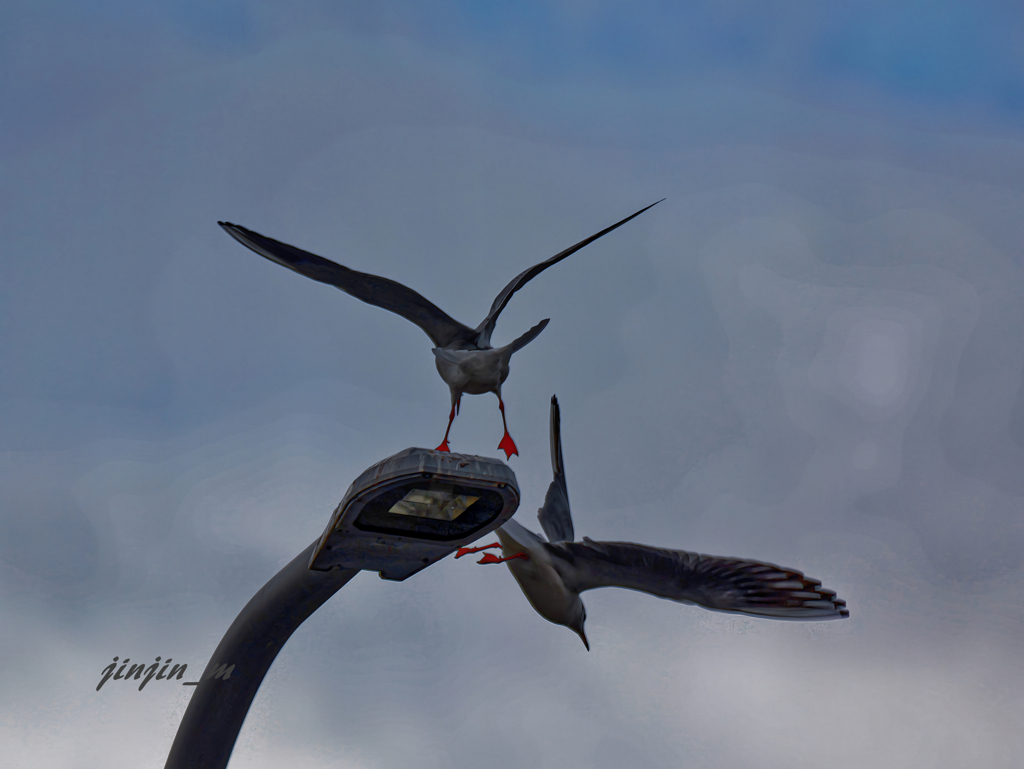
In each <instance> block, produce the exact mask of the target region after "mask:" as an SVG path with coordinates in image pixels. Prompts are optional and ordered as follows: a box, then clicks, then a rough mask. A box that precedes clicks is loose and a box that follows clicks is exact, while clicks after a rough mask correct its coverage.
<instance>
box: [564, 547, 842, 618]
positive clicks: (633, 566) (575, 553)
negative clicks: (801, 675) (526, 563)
mask: <svg viewBox="0 0 1024 769" xmlns="http://www.w3.org/2000/svg"><path fill="white" fill-rule="evenodd" d="M548 547H553V548H554V549H555V550H556V551H557V555H558V556H560V557H561V558H562V559H564V561H565V562H566V568H565V572H566V573H563V574H562V577H563V579H565V581H566V583H567V585H568V586H569V587H570V588H572V589H575V590H578V591H580V592H582V591H584V590H592V589H594V588H597V587H625V588H629V589H631V590H640V591H642V592H644V593H651V594H652V595H656V596H660V597H662V598H668V599H669V600H672V601H680V602H682V603H695V604H697V605H699V606H703V607H705V608H706V609H714V610H716V611H727V612H737V613H740V614H753V615H756V616H761V617H771V618H773V619H840V618H842V617H848V616H849V614H850V612H849V611H847V609H846V601H844V600H842V599H840V598H837V597H836V594H835V592H834V591H832V590H827V589H825V588H823V587H822V586H821V582H820V581H818V580H816V579H810V578H808V577H805V576H804V575H803V574H801V573H800V572H799V571H796V570H794V569H786V568H783V567H781V566H776V565H775V564H771V563H759V562H757V561H747V560H743V559H740V558H719V557H717V556H712V555H699V554H697V553H688V552H685V551H683V550H661V549H659V548H655V547H647V546H645V545H636V544H633V543H631V542H594V541H592V540H589V539H584V541H583V542H565V543H562V544H559V545H549V546H548ZM556 562H557V559H556ZM559 571H560V573H561V572H562V569H559Z"/></svg>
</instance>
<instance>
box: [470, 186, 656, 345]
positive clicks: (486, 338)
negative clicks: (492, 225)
mask: <svg viewBox="0 0 1024 769" xmlns="http://www.w3.org/2000/svg"><path fill="white" fill-rule="evenodd" d="M661 200H664V198H662V199H661ZM661 200H658V201H656V202H654V203H651V205H649V206H647V207H646V208H641V209H640V210H639V211H637V212H636V213H635V214H633V215H631V216H627V217H626V218H625V219H623V220H622V221H621V222H617V223H615V224H613V225H612V226H611V227H607V228H606V229H603V230H601V231H600V232H599V233H597V234H596V235H591V236H590V237H589V238H586V239H585V240H581V241H580V242H579V243H577V244H576V245H575V246H569V248H567V249H565V251H561V252H559V253H557V254H555V255H554V256H552V257H551V258H550V259H547V260H545V261H543V262H541V263H540V264H535V265H533V267H531V268H530V269H528V270H524V271H523V272H521V273H519V274H518V275H516V276H515V277H514V278H512V280H511V281H510V282H509V284H508V285H507V286H505V288H503V289H502V290H501V293H500V294H498V295H497V296H496V297H495V298H494V303H493V304H492V305H491V311H490V312H488V313H487V317H486V318H484V319H483V322H481V323H480V325H479V326H477V327H476V331H477V333H478V334H479V335H480V339H481V340H483V342H484V343H485V344H490V340H491V334H492V333H493V332H494V324H495V323H496V322H497V320H498V315H500V314H501V311H502V310H504V309H505V305H506V304H508V300H509V299H511V298H512V294H514V293H515V292H516V291H518V290H519V289H521V288H522V287H523V286H525V285H526V284H527V283H528V282H529V281H531V280H533V278H535V277H537V276H538V275H540V274H541V273H542V272H544V270H546V269H547V268H548V267H550V266H551V265H553V264H557V263H558V262H560V261H562V260H563V259H565V258H566V257H567V256H572V255H573V254H575V253H576V252H577V251H579V250H580V249H581V248H583V247H584V246H587V245H590V244H591V243H593V242H594V241H595V240H597V239H598V238H600V237H603V236H604V235H607V234H608V233H609V232H611V231H612V230H614V229H616V228H617V227H621V226H622V225H624V224H625V223H626V222H628V221H629V220H630V219H634V218H636V217H638V216H640V214H642V213H643V212H644V211H646V210H647V209H648V208H651V207H653V206H656V205H658V203H660V202H661Z"/></svg>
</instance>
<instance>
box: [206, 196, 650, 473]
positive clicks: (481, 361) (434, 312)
mask: <svg viewBox="0 0 1024 769" xmlns="http://www.w3.org/2000/svg"><path fill="white" fill-rule="evenodd" d="M663 199H664V198H663ZM660 202H661V200H659V201H657V203H652V204H651V205H650V206H647V207H646V208H642V209H640V210H639V211H637V212H636V213H635V214H632V215H631V216H627V217H626V218H625V219H623V220H622V221H621V222H618V223H616V224H613V225H612V226H611V227H608V228H607V229H604V230H601V231H600V232H598V233H597V234H596V235H591V236H590V237H589V238H586V239H585V240H581V241H580V242H579V243H577V244H576V245H574V246H570V247H569V248H567V249H565V250H564V251H562V252H560V253H557V254H555V255H554V256H552V257H551V258H550V259H547V260H545V261H543V262H541V263H540V264H535V265H534V266H533V267H531V268H530V269H528V270H525V271H524V272H521V273H519V275H517V276H516V277H515V278H513V279H512V281H511V282H510V283H509V284H508V285H507V286H505V288H503V289H502V290H501V293H499V294H498V296H497V297H495V299H494V302H493V303H492V304H491V309H490V312H488V313H487V317H486V318H484V319H483V321H481V323H480V325H479V326H477V327H476V328H470V327H469V326H465V325H463V324H462V323H459V322H458V321H457V320H454V319H453V318H451V317H449V316H448V315H447V314H446V313H445V312H443V311H442V310H441V309H440V308H438V307H437V306H436V305H434V304H433V303H432V302H430V301H429V300H427V299H426V298H424V297H423V296H420V295H419V294H418V293H416V292H415V291H413V290H412V289H411V288H408V287H406V286H403V285H402V284H401V283H397V282H395V281H393V280H389V279H388V278H381V277H378V276H377V275H369V274H367V273H364V272H356V271H355V270H350V269H349V268H348V267H343V266H342V265H340V264H336V263H334V262H332V261H329V260H327V259H324V258H323V257H320V256H317V255H316V254H311V253H309V252H308V251H303V250H302V249H299V248H295V247H294V246H289V245H288V244H287V243H281V242H279V241H277V240H273V239H271V238H268V237H265V236H263V235H260V234H259V233H258V232H253V231H252V230H247V229H246V228H245V227H240V226H239V225H237V224H231V223H230V222H218V224H219V225H220V226H221V227H223V228H224V230H225V231H226V232H227V233H228V234H229V235H231V237H233V238H234V239H235V240H237V241H238V242H239V243H241V244H242V245H243V246H246V247H247V248H250V249H252V250H253V251H255V252H256V253H257V254H259V255H260V256H264V257H266V258H267V259H269V260H271V261H272V262H277V263H278V264H280V265H282V266H284V267H287V268H288V269H290V270H294V271H295V272H297V273H299V274H300V275H305V276H306V277H307V278H312V279H313V280H316V281H319V282H321V283H327V284H329V285H332V286H335V287H336V288H340V289H341V290H342V291H344V292H345V293H348V294H351V295H352V296H354V297H355V298H356V299H361V300H362V301H364V302H366V303H367V304H373V305H376V306H378V307H383V308H384V309H385V310H390V311H391V312H394V313H397V314H398V315H401V316H402V317H403V318H405V319H406V320H410V321H412V322H413V323H415V324H416V325H417V326H419V327H420V328H421V329H423V330H424V331H425V332H426V334H427V336H429V337H430V341H432V342H433V343H434V345H435V346H434V348H433V350H432V352H433V353H434V357H435V360H434V363H435V364H436V366H437V371H438V373H439V374H440V375H441V379H443V380H444V382H445V384H447V385H448V389H449V391H450V392H451V397H452V409H451V412H450V413H449V414H448V428H447V429H446V430H445V432H444V440H442V441H441V445H440V446H438V447H437V451H448V433H449V431H450V430H451V428H452V421H453V420H454V419H455V415H456V413H458V408H459V403H460V402H461V400H462V395H463V393H469V394H471V395H480V394H483V393H488V392H492V393H494V394H495V395H497V396H498V408H499V410H500V411H501V423H502V426H503V427H504V428H505V435H504V436H503V437H502V439H501V443H499V444H498V448H499V449H501V450H502V451H504V452H505V457H506V459H511V457H512V455H513V454H518V453H519V451H518V449H517V448H516V444H515V441H513V440H512V436H511V435H509V433H508V424H507V423H506V422H505V404H504V402H503V401H502V400H501V385H502V383H504V381H505V379H506V378H507V377H508V363H509V359H510V358H511V357H512V353H514V352H516V351H517V350H519V349H521V348H523V347H525V346H526V345H527V344H529V343H530V342H532V341H533V340H534V339H536V338H537V335H538V334H540V332H541V331H543V330H544V327H545V326H547V324H548V320H549V319H547V318H545V319H544V320H542V321H541V322H540V323H538V324H537V325H536V326H534V327H533V328H531V329H530V330H529V331H527V332H526V333H525V334H523V335H522V336H520V337H519V338H518V339H516V340H515V341H513V342H512V343H511V344H507V345H505V346H504V347H497V348H494V347H491V333H492V332H493V331H494V324H495V323H496V322H497V320H498V315H499V314H500V313H501V311H502V310H503V309H505V305H506V304H508V301H509V299H511V298H512V294H514V293H515V292H516V291H518V290H519V289H520V288H522V287H523V286H524V285H526V283H527V282H529V281H530V280H532V279H533V278H535V277H536V276H537V275H539V274H540V273H542V272H543V271H544V270H546V269H547V268H548V267H550V266H552V265H553V264H557V263H558V262H560V261H562V260H563V259H565V258H566V257H567V256H570V255H571V254H574V253H576V252H577V251H579V250H580V249H581V248H583V247H584V246H586V245H588V244H590V243H593V242H594V241H595V240H597V239H598V238H600V237H602V236H604V235H607V234H608V233H609V232H611V231H612V230H614V229H616V228H617V227H621V226H622V225H623V224H625V223H626V222H628V221H629V220H630V219H633V218H634V217H637V216H639V215H640V214H642V213H643V212H644V211H646V210H647V209H648V208H651V206H655V205H657V204H658V203H660Z"/></svg>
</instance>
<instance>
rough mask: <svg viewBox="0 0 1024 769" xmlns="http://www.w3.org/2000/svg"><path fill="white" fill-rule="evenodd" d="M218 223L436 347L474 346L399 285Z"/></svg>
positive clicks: (471, 336) (460, 328)
mask: <svg viewBox="0 0 1024 769" xmlns="http://www.w3.org/2000/svg"><path fill="white" fill-rule="evenodd" d="M217 223H218V224H219V225H220V226H221V227H223V228H224V230H225V231H226V232H227V233H228V234H229V235H230V236H231V237H233V238H234V239H235V240H237V241H238V242H239V243H241V244H242V245H243V246H245V247H247V248H250V249H252V250H253V251H255V252H256V253H257V254H259V255H260V256H263V257H266V258H267V259H269V260H270V261H272V262H277V263H278V264H280V265H282V266H283V267H287V268H288V269H290V270H294V271H295V272H297V273H299V274H300V275H305V276H306V277H307V278H312V279H313V280H316V281H319V282H321V283H327V284H328V285H331V286H334V287H336V288H340V289H341V290H342V291H344V292H345V293H347V294H351V295H352V296H354V297H355V298H356V299H360V300H362V301H364V302H366V303H367V304H373V305H376V306H377V307H382V308H384V309H385V310H390V311H391V312H393V313H397V314H398V315H401V316H402V317H403V318H405V319H406V320H409V321H412V322H413V323H415V324H416V325H417V326H419V327H420V328H421V329H423V330H424V331H425V332H426V333H427V336H429V337H430V340H431V341H432V342H433V343H434V344H435V345H436V346H437V347H451V346H453V345H454V346H456V347H459V346H462V345H470V346H475V345H474V343H475V340H476V338H477V336H478V334H477V332H476V331H475V330H473V329H471V328H470V327H469V326H464V325H463V324H461V323H459V322H458V321H457V320H454V319H452V318H450V317H449V316H448V315H447V314H446V313H445V312H443V311H442V310H441V309H440V308H438V307H437V306H436V305H435V304H433V303H432V302H431V301H430V300H428V299H426V298H425V297H423V296H420V295H419V294H417V293H416V292H415V291H413V290H412V289H411V288H408V287H407V286H403V285H402V284H401V283H397V282H395V281H393V280H389V279H388V278H381V277H379V276H377V275H369V274H367V273H365V272H356V271H355V270H350V269H349V268H348V267H343V266H342V265H340V264H336V263H334V262H332V261H330V260H328V259H324V258H323V257H322V256H317V255H316V254H311V253H309V252H308V251H303V250H302V249H301V248H295V246H289V245H288V244H287V243H281V242H280V241H277V240H274V239H272V238H268V237H264V236H263V235H260V234H259V233H258V232H253V231H252V230H247V229H246V228H245V227H240V226H239V225H237V224H231V223H230V222H217Z"/></svg>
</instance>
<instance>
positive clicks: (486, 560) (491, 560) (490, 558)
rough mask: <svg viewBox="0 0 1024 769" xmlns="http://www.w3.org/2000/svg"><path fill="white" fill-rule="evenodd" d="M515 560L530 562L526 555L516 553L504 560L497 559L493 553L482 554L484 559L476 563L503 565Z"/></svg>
mask: <svg viewBox="0 0 1024 769" xmlns="http://www.w3.org/2000/svg"><path fill="white" fill-rule="evenodd" d="M515 558H522V559H523V560H524V561H529V560H530V556H528V555H527V554H526V553H516V554H515V555H510V556H507V557H505V558H499V557H498V556H496V555H494V554H493V553H484V557H483V558H481V559H480V560H479V561H477V563H505V561H511V560H513V559H515Z"/></svg>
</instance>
